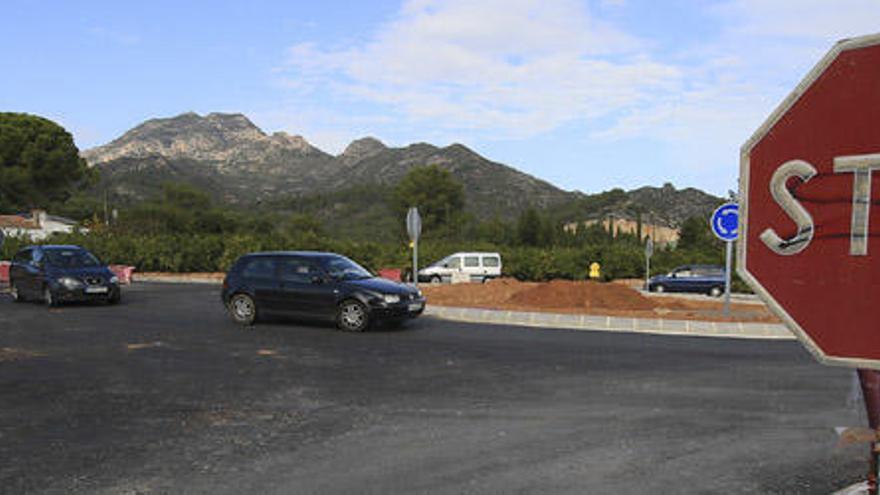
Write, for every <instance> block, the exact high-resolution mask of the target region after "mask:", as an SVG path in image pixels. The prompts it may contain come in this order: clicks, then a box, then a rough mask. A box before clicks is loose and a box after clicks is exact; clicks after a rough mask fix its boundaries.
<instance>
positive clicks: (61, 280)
mask: <svg viewBox="0 0 880 495" xmlns="http://www.w3.org/2000/svg"><path fill="white" fill-rule="evenodd" d="M9 290H10V292H11V294H12V298H13V300H15V301H19V302H20V301H27V300H37V301H43V302H44V303H46V304H47V305H48V306H55V305H56V304H59V303H62V302H73V301H95V300H97V301H106V302H108V303H110V304H115V303H118V302H119V299H120V296H121V292H120V290H119V279H117V278H116V275H114V274H113V272H111V271H110V269H109V268H107V266H106V265H104V264H103V263H101V262H100V261H98V258H96V257H95V256H94V255H93V254H92V253H90V252H88V251H87V250H85V249H83V248H81V247H79V246H30V247H26V248H24V249H22V250H21V251H19V252H18V253H16V254H15V256H14V257H13V258H12V265H11V266H10V267H9Z"/></svg>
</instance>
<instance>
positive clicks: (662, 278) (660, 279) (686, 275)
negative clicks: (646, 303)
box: [647, 265, 724, 297]
mask: <svg viewBox="0 0 880 495" xmlns="http://www.w3.org/2000/svg"><path fill="white" fill-rule="evenodd" d="M647 289H648V290H649V291H650V292H699V293H703V294H709V295H710V296H714V297H718V296H720V295H721V294H724V267H722V266H718V265H685V266H679V267H677V268H675V269H674V270H672V271H671V272H669V273H667V274H666V275H657V276H655V277H651V279H650V280H648V287H647Z"/></svg>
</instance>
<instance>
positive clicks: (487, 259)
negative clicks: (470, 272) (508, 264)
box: [483, 256, 501, 268]
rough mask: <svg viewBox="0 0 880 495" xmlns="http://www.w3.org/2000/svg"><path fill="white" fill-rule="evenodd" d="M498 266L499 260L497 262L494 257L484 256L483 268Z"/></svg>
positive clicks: (496, 258)
mask: <svg viewBox="0 0 880 495" xmlns="http://www.w3.org/2000/svg"><path fill="white" fill-rule="evenodd" d="M500 264H501V260H499V259H498V257H496V256H486V257H485V258H483V266H488V267H492V268H495V267H497V266H498V265H500Z"/></svg>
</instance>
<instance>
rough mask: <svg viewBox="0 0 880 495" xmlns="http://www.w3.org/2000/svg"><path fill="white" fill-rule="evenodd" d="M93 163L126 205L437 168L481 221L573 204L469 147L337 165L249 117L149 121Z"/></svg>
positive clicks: (293, 192)
mask: <svg viewBox="0 0 880 495" xmlns="http://www.w3.org/2000/svg"><path fill="white" fill-rule="evenodd" d="M83 156H84V157H85V158H86V160H87V161H88V162H89V164H90V165H92V166H94V167H97V168H98V169H99V170H100V171H101V176H102V180H103V184H102V187H104V188H106V189H107V190H108V191H109V192H110V194H111V195H112V196H113V197H115V198H116V199H117V200H122V201H138V200H142V199H145V198H147V197H149V196H151V195H152V194H154V193H155V192H156V191H157V190H158V189H159V187H160V186H161V184H162V183H163V182H165V181H168V180H175V181H183V182H187V183H190V184H193V185H195V186H197V187H201V188H204V189H206V190H209V191H212V193H213V194H214V195H215V196H216V197H217V198H219V199H222V200H224V201H226V202H230V203H235V204H252V203H256V202H258V201H260V202H265V201H267V200H277V199H285V198H297V197H302V196H304V195H315V194H323V193H332V192H335V191H340V190H345V189H348V188H351V187H355V186H358V187H359V186H363V185H364V184H375V185H393V184H395V183H397V181H399V180H400V179H401V178H402V177H403V176H404V175H405V174H406V173H407V172H408V171H409V170H410V169H411V168H413V167H417V166H424V165H431V164H437V165H439V166H440V167H443V168H446V169H448V170H450V171H451V172H452V173H453V175H455V176H456V177H457V178H458V179H459V180H461V181H462V183H463V184H464V186H465V200H466V204H467V208H468V210H469V211H470V212H471V213H472V214H474V215H475V216H477V217H490V216H492V215H500V216H502V217H505V218H509V217H512V216H513V215H516V214H518V213H519V212H520V211H522V210H523V209H524V208H526V207H527V206H528V205H530V204H531V205H535V206H538V207H547V206H550V205H553V204H560V203H563V202H565V201H567V200H569V199H570V198H571V197H572V193H569V192H566V191H563V190H561V189H559V188H557V187H555V186H553V185H552V184H549V183H548V182H545V181H542V180H540V179H537V178H535V177H532V176H530V175H527V174H524V173H522V172H520V171H518V170H515V169H513V168H511V167H508V166H506V165H503V164H500V163H495V162H492V161H489V160H487V159H486V158H483V157H482V156H480V155H478V154H477V153H475V152H473V151H471V150H470V149H468V148H466V147H465V146H463V145H460V144H454V145H452V146H448V147H445V148H439V147H436V146H433V145H430V144H424V143H419V144H413V145H410V146H407V147H405V148H389V147H386V146H385V145H383V144H382V143H381V142H380V141H378V140H376V139H373V138H364V139H359V140H357V141H354V142H353V143H351V144H350V145H349V146H348V148H346V150H345V151H344V152H343V153H342V154H340V155H338V156H332V155H329V154H327V153H324V152H323V151H321V150H319V149H317V148H315V147H314V146H311V145H310V144H309V143H308V142H306V141H305V139H303V138H302V137H300V136H290V135H287V134H284V133H276V134H273V135H267V134H265V133H264V132H263V131H262V130H260V129H259V128H258V127H256V126H255V125H254V124H253V123H252V122H251V121H250V120H248V119H247V117H245V116H243V115H240V114H218V113H212V114H209V115H207V116H205V117H202V116H199V115H197V114H194V113H187V114H183V115H179V116H177V117H173V118H168V119H155V120H149V121H147V122H144V123H143V124H141V125H139V126H137V127H135V128H134V129H132V130H130V131H128V132H126V133H125V134H124V135H123V136H121V137H120V138H118V139H116V140H114V141H112V142H110V143H108V144H106V145H104V146H100V147H97V148H93V149H90V150H87V151H86V152H84V153H83Z"/></svg>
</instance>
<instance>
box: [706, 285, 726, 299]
mask: <svg viewBox="0 0 880 495" xmlns="http://www.w3.org/2000/svg"><path fill="white" fill-rule="evenodd" d="M721 294H724V289H722V288H721V287H718V286H715V287H712V288H711V289H709V295H710V296H712V297H721Z"/></svg>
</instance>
